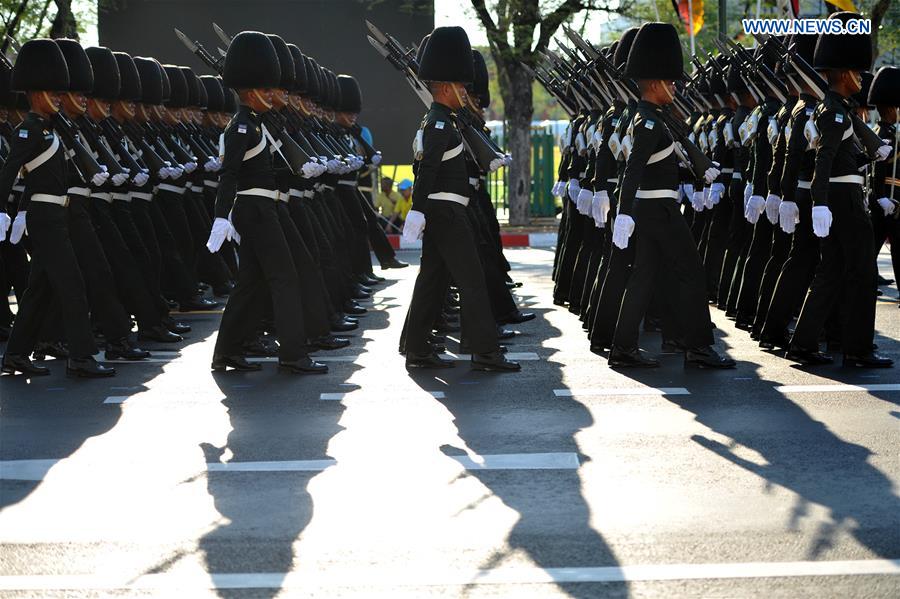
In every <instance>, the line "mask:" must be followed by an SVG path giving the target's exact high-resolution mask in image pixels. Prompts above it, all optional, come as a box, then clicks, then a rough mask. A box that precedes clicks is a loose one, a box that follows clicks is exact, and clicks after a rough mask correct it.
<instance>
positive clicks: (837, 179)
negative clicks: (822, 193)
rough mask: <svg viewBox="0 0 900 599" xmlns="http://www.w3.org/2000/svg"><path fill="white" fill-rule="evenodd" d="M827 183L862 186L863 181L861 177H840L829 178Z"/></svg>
mask: <svg viewBox="0 0 900 599" xmlns="http://www.w3.org/2000/svg"><path fill="white" fill-rule="evenodd" d="M828 182H829V183H856V184H857V185H862V184H863V183H865V179H864V178H863V176H862V175H843V176H840V177H831V178H829V179H828Z"/></svg>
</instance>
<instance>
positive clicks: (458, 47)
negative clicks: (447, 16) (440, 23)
mask: <svg viewBox="0 0 900 599" xmlns="http://www.w3.org/2000/svg"><path fill="white" fill-rule="evenodd" d="M419 79H421V80H422V81H456V82H459V83H472V81H473V80H474V79H475V73H474V72H473V69H472V46H471V45H470V44H469V36H468V35H467V34H466V30H465V29H463V28H462V27H438V28H437V29H435V30H434V31H432V32H431V37H429V38H428V45H427V46H425V50H424V51H423V52H422V59H421V61H420V62H419Z"/></svg>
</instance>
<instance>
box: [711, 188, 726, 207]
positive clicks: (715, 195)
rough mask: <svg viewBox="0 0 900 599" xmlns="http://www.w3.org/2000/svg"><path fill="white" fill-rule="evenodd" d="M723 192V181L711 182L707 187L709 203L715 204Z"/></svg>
mask: <svg viewBox="0 0 900 599" xmlns="http://www.w3.org/2000/svg"><path fill="white" fill-rule="evenodd" d="M724 194H725V184H724V183H713V184H712V185H711V186H710V188H709V203H710V204H712V205H713V206H715V205H716V204H718V203H719V201H720V200H721V199H722V196H723V195H724Z"/></svg>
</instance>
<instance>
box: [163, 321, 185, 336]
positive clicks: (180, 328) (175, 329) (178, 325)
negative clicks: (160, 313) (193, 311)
mask: <svg viewBox="0 0 900 599" xmlns="http://www.w3.org/2000/svg"><path fill="white" fill-rule="evenodd" d="M162 325H163V327H165V328H166V329H168V330H169V332H170V333H175V334H176V335H184V334H185V333H190V332H191V325H189V324H186V323H183V322H177V321H176V320H175V319H174V318H172V317H171V316H166V317H165V318H163V319H162Z"/></svg>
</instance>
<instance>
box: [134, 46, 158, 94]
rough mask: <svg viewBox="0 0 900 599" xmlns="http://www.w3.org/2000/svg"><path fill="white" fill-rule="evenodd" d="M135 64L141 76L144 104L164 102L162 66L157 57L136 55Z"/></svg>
mask: <svg viewBox="0 0 900 599" xmlns="http://www.w3.org/2000/svg"><path fill="white" fill-rule="evenodd" d="M134 66H135V68H137V72H138V77H140V78H141V102H143V103H144V104H152V105H156V104H162V103H163V76H162V67H161V66H159V63H158V62H156V59H155V58H148V57H146V56H135V57H134Z"/></svg>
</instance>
